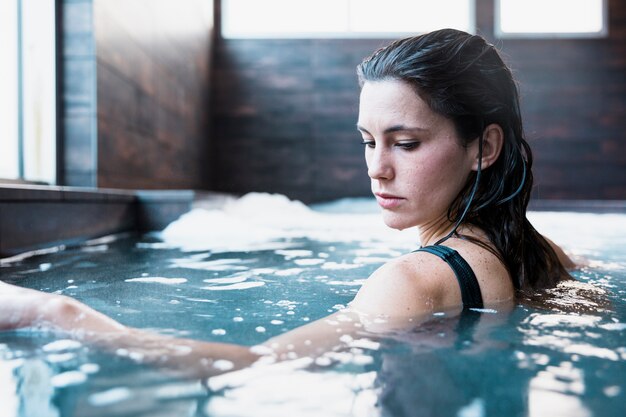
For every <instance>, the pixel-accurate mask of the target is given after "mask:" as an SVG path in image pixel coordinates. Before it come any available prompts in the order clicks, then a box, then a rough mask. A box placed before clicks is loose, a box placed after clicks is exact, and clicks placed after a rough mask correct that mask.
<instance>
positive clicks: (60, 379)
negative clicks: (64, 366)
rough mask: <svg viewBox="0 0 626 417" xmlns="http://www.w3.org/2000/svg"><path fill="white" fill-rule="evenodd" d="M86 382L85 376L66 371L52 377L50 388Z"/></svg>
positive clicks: (76, 372)
mask: <svg viewBox="0 0 626 417" xmlns="http://www.w3.org/2000/svg"><path fill="white" fill-rule="evenodd" d="M85 381H87V375H85V374H84V373H82V372H80V371H67V372H63V373H61V374H58V375H55V376H53V377H52V380H51V383H52V386H54V387H57V388H60V387H67V386H70V385H78V384H82V383H84V382H85Z"/></svg>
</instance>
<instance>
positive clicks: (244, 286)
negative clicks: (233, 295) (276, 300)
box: [202, 281, 265, 291]
mask: <svg viewBox="0 0 626 417" xmlns="http://www.w3.org/2000/svg"><path fill="white" fill-rule="evenodd" d="M263 285H265V283H264V282H262V281H252V282H240V283H238V284H231V285H215V286H209V287H202V289H205V290H209V291H230V290H247V289H249V288H255V287H262V286H263Z"/></svg>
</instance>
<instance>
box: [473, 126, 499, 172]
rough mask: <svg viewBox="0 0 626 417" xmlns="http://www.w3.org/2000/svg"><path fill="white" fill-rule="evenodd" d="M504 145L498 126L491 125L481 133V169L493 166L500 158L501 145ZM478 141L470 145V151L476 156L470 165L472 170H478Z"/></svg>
mask: <svg viewBox="0 0 626 417" xmlns="http://www.w3.org/2000/svg"><path fill="white" fill-rule="evenodd" d="M503 143H504V132H503V131H502V128H501V127H500V125H498V124H495V123H492V124H490V125H489V126H487V127H486V128H485V130H484V131H483V157H482V160H481V169H485V168H488V167H490V166H491V165H493V164H494V163H495V162H496V161H497V160H498V157H499V156H500V151H501V150H502V144H503ZM478 146H479V145H478V141H477V140H476V141H474V143H473V144H472V150H473V152H475V153H474V155H476V161H475V162H474V164H473V165H472V170H474V171H476V170H477V169H478V153H479V152H478V150H479V148H478Z"/></svg>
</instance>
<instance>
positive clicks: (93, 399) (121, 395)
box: [87, 387, 131, 407]
mask: <svg viewBox="0 0 626 417" xmlns="http://www.w3.org/2000/svg"><path fill="white" fill-rule="evenodd" d="M130 397H131V391H130V390H129V389H128V388H124V387H118V388H112V389H109V390H106V391H101V392H96V393H95V394H91V395H90V396H89V398H88V399H87V401H89V404H91V405H93V406H96V407H102V406H105V405H111V404H115V403H118V402H120V401H124V400H126V399H128V398H130Z"/></svg>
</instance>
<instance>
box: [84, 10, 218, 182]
mask: <svg viewBox="0 0 626 417" xmlns="http://www.w3.org/2000/svg"><path fill="white" fill-rule="evenodd" d="M93 11H94V26H95V38H96V49H97V91H98V93H97V107H98V169H97V172H98V179H97V181H98V186H99V187H111V188H144V189H147V188H195V189H205V188H208V185H209V178H208V175H209V173H208V168H207V166H208V164H207V160H208V159H209V157H210V154H209V149H208V141H209V136H210V134H209V126H210V109H209V99H208V98H209V96H210V94H211V91H210V89H209V82H210V66H211V60H210V58H211V51H212V39H213V4H212V1H210V0H179V1H175V0H94V7H93Z"/></svg>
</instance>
